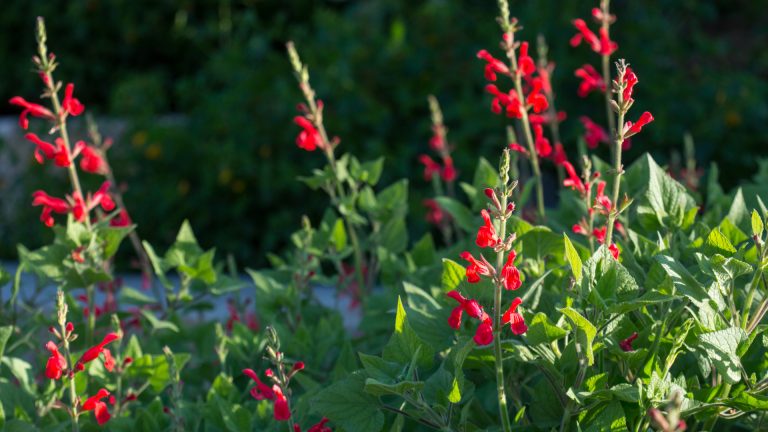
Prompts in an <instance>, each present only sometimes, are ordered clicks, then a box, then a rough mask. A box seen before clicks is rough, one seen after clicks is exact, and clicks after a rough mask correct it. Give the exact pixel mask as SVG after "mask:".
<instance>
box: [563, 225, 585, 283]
mask: <svg viewBox="0 0 768 432" xmlns="http://www.w3.org/2000/svg"><path fill="white" fill-rule="evenodd" d="M563 243H565V259H566V260H568V264H570V266H571V271H572V272H573V278H574V279H575V280H576V283H579V282H581V267H582V263H581V257H580V256H579V253H578V252H576V248H574V247H573V243H571V239H569V238H568V235H566V234H565V233H563Z"/></svg>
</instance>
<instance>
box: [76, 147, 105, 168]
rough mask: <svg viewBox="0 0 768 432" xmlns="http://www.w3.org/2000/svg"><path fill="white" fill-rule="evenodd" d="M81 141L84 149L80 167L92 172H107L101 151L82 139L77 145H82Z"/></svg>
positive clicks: (81, 153)
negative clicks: (86, 143)
mask: <svg viewBox="0 0 768 432" xmlns="http://www.w3.org/2000/svg"><path fill="white" fill-rule="evenodd" d="M81 143H82V147H81V148H82V151H81V152H80V155H81V157H82V158H81V159H80V169H82V170H83V171H85V172H88V173H91V174H105V173H106V165H105V163H104V159H102V157H101V155H100V154H99V152H98V151H97V150H96V149H94V148H93V147H91V146H88V145H85V143H84V142H82V141H80V142H78V143H77V145H76V146H75V147H77V146H79V145H81Z"/></svg>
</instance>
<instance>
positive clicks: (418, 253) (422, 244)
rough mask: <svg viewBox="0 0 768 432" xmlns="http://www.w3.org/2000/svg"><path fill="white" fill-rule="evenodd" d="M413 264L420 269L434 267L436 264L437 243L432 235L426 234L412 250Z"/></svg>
mask: <svg viewBox="0 0 768 432" xmlns="http://www.w3.org/2000/svg"><path fill="white" fill-rule="evenodd" d="M411 256H412V257H413V263H414V264H416V266H418V267H425V266H429V265H432V264H433V263H434V262H435V242H434V240H433V239H432V234H430V233H426V234H424V237H422V238H421V239H420V240H419V241H417V242H416V244H414V245H413V249H411Z"/></svg>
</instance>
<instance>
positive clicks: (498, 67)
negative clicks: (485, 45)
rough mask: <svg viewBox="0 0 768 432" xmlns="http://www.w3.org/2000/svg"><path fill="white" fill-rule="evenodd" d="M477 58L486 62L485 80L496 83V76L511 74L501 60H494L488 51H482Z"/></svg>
mask: <svg viewBox="0 0 768 432" xmlns="http://www.w3.org/2000/svg"><path fill="white" fill-rule="evenodd" d="M477 58H479V59H482V60H484V61H485V79H487V80H488V81H496V74H497V73H501V74H505V75H506V74H509V68H508V67H507V65H505V64H504V62H502V61H501V60H498V59H496V58H494V57H493V56H492V55H491V54H490V53H489V52H488V51H486V50H480V51H478V52H477Z"/></svg>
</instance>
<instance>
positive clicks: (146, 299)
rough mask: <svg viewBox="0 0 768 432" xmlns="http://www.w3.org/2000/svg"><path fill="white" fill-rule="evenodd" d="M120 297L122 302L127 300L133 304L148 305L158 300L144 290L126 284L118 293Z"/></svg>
mask: <svg viewBox="0 0 768 432" xmlns="http://www.w3.org/2000/svg"><path fill="white" fill-rule="evenodd" d="M118 297H119V298H120V302H121V303H122V302H125V303H130V304H133V305H146V304H152V303H156V302H157V300H155V299H153V298H152V297H150V296H148V295H146V294H144V293H143V292H141V291H139V290H137V289H134V288H131V287H127V286H124V287H122V288H121V289H120V294H118Z"/></svg>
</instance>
